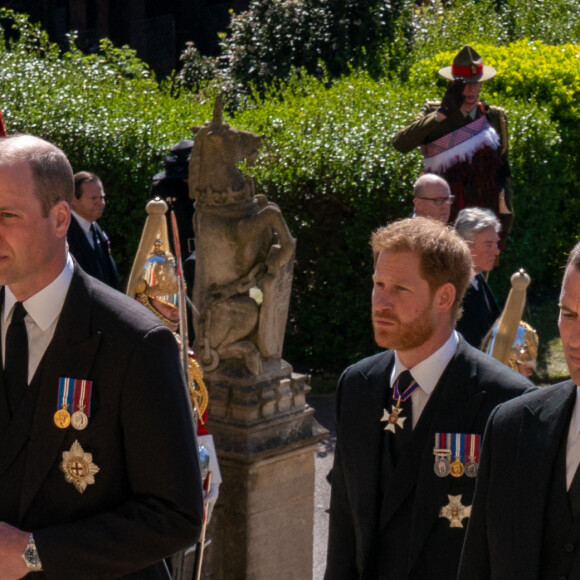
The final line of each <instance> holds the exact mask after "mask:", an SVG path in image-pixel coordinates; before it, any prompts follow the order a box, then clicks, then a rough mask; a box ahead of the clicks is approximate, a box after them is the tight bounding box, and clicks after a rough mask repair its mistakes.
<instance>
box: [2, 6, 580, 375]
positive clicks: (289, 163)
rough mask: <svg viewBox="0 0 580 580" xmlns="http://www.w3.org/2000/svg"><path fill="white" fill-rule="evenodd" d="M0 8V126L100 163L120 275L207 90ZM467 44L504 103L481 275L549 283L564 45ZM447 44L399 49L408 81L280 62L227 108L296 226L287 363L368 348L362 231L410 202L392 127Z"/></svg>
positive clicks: (564, 153)
mask: <svg viewBox="0 0 580 580" xmlns="http://www.w3.org/2000/svg"><path fill="white" fill-rule="evenodd" d="M0 17H2V18H3V20H2V21H1V22H2V23H3V24H4V26H5V30H6V42H7V44H6V45H5V43H0V108H1V109H2V111H3V113H4V118H5V121H6V126H7V129H8V131H9V132H15V131H23V132H30V133H34V134H38V135H40V136H42V137H45V138H47V139H49V140H51V141H53V142H55V143H57V144H58V145H60V146H61V147H62V148H63V149H64V150H65V152H66V153H67V154H68V155H69V157H70V159H71V161H72V163H73V166H74V168H75V170H80V169H88V170H92V171H95V172H96V173H98V174H100V175H101V177H102V178H103V182H104V184H105V187H106V190H107V193H108V201H109V203H108V206H107V209H106V215H105V219H104V225H105V227H106V229H107V230H108V232H109V234H110V235H111V237H112V240H113V244H114V249H115V250H116V257H117V259H118V262H119V265H120V269H121V272H122V274H124V275H125V276H126V275H127V274H128V271H129V268H130V265H131V263H132V260H133V256H134V252H135V247H136V245H137V241H138V239H139V236H140V233H141V228H142V226H143V222H144V218H145V214H144V206H145V203H146V200H147V197H148V193H149V187H150V178H151V176H152V175H153V174H154V173H156V172H157V171H159V170H160V168H161V165H160V164H161V159H162V156H163V153H164V152H165V151H167V150H168V149H169V148H170V147H171V145H173V144H174V143H175V142H177V141H178V140H180V139H182V138H185V137H189V136H190V129H189V128H190V127H191V126H192V125H194V124H200V123H203V122H205V121H207V120H209V119H210V118H211V110H212V106H213V95H212V94H211V90H209V92H208V93H207V94H204V93H203V92H202V93H196V94H193V93H188V92H187V91H181V92H180V94H178V95H177V96H172V94H171V87H170V86H169V85H168V86H165V85H164V84H161V85H159V84H158V83H157V82H156V81H155V80H154V79H153V77H152V75H151V73H150V71H149V70H148V68H147V67H146V66H145V65H144V64H143V63H141V62H140V61H139V60H138V59H136V58H135V54H134V52H133V51H131V50H129V49H127V48H123V49H117V48H115V47H113V46H112V45H111V44H110V43H109V42H108V41H103V42H102V43H101V50H100V52H99V54H97V55H91V56H83V55H82V54H81V53H80V52H79V51H78V50H77V49H76V48H75V46H74V39H73V40H72V41H71V47H70V50H69V51H68V52H67V53H66V54H64V55H63V56H59V53H58V50H57V48H56V47H55V46H53V45H51V44H50V43H49V42H48V40H47V39H46V36H45V35H44V33H43V32H42V31H41V30H39V29H38V28H37V27H35V26H32V25H30V24H29V23H28V21H27V20H26V19H25V18H23V17H20V16H16V15H13V14H11V13H7V12H6V11H3V12H1V13H0ZM12 23H15V24H16V27H17V29H16V30H15V31H11V30H10V25H11V24H12ZM8 33H10V34H8ZM8 37H10V38H8ZM476 46H477V48H478V50H480V52H481V53H482V54H484V56H485V59H486V62H489V63H490V64H494V65H495V66H497V68H498V70H499V71H500V74H498V76H497V77H496V79H494V80H493V81H490V82H489V83H486V84H485V85H484V94H483V96H484V98H487V99H488V100H489V102H491V103H493V104H499V105H502V106H504V107H505V109H506V111H507V114H508V118H509V123H510V143H511V161H512V170H513V174H514V183H515V203H516V221H515V226H514V230H513V235H512V237H511V239H510V241H509V244H508V250H507V252H506V253H505V255H504V257H503V258H502V264H501V268H500V270H499V271H498V272H497V273H495V272H494V274H493V278H492V284H493V286H494V287H495V288H496V289H499V291H500V292H499V293H500V296H501V297H503V296H505V292H506V290H507V280H508V278H509V275H510V274H511V273H512V272H513V271H515V270H516V269H517V268H519V267H525V268H526V269H527V270H528V271H529V272H530V274H531V276H532V279H533V282H532V288H531V293H532V295H534V294H535V295H543V294H547V293H551V292H553V291H554V290H555V289H556V288H557V287H558V285H559V277H560V273H559V270H558V268H559V267H560V266H561V264H562V262H563V260H564V257H565V254H566V252H567V251H568V250H569V248H570V247H571V245H572V243H573V241H574V240H575V239H576V238H577V236H578V226H577V222H578V217H579V215H580V208H579V207H578V204H579V203H580V202H579V201H578V200H577V199H576V197H575V193H576V191H577V190H578V187H577V186H578V183H577V182H578V153H577V151H578V140H579V137H578V130H579V129H578V128H579V127H580V123H579V122H578V121H579V119H578V116H579V110H578V82H579V81H578V79H580V70H579V68H578V67H579V63H580V57H579V56H578V48H577V47H574V46H558V47H554V46H546V45H543V44H542V43H540V42H534V43H532V42H526V41H521V42H515V43H512V44H511V45H509V46H506V47H499V48H496V47H493V46H489V45H483V44H481V45H476ZM410 54H411V53H410ZM411 56H412V54H411ZM451 57H452V53H444V54H438V55H436V56H432V55H431V58H430V59H423V60H422V61H420V62H417V61H413V62H412V63H411V61H410V63H411V64H410V66H408V67H407V69H406V74H407V75H408V78H409V80H408V81H407V82H402V81H396V80H389V79H388V78H382V79H378V80H375V79H373V78H371V76H370V75H369V74H367V73H365V72H358V71H353V73H352V74H350V75H348V76H345V77H343V78H341V79H339V80H335V81H329V80H327V79H322V80H315V79H313V78H311V77H309V76H307V75H305V74H295V75H294V76H292V77H291V79H290V80H289V81H288V82H287V83H285V84H284V85H283V86H282V87H281V88H278V89H273V88H270V89H268V90H266V93H265V96H264V97H262V98H258V97H256V98H255V101H254V104H253V105H252V106H251V107H249V108H247V109H246V110H244V111H239V112H238V113H237V114H236V115H235V117H231V116H230V117H229V118H228V119H226V120H227V121H228V122H230V123H231V124H232V125H233V126H235V127H238V128H240V129H249V130H252V131H254V132H256V133H259V134H262V135H264V136H265V147H264V150H263V153H262V155H261V158H260V161H259V163H258V164H257V165H256V166H254V167H253V168H252V172H253V174H254V176H255V177H256V179H257V190H258V191H261V192H264V193H266V194H267V195H268V197H269V198H270V199H271V200H272V201H275V202H277V203H279V204H280V206H281V207H282V209H283V211H284V215H285V217H286V220H287V222H288V224H289V227H290V229H291V231H292V233H293V235H294V236H296V237H297V238H298V248H297V263H296V268H295V280H294V287H293V294H292V302H291V311H290V318H289V326H288V332H287V340H286V346H285V354H284V356H285V358H287V359H288V360H289V361H291V362H292V363H293V364H295V365H296V366H297V367H298V368H299V369H301V370H309V369H324V370H328V371H332V370H334V371H336V370H340V369H342V368H344V366H345V365H346V364H348V363H350V362H351V361H353V360H356V359H357V358H360V357H361V356H365V355H367V354H370V353H371V352H373V351H374V350H375V346H374V341H373V338H372V332H371V324H370V292H371V273H372V265H371V262H370V258H371V256H370V249H369V244H368V241H369V236H370V234H371V232H372V231H373V230H374V229H375V228H376V227H378V226H379V225H382V224H384V223H386V222H388V221H390V220H393V219H396V218H399V217H404V216H406V215H408V214H409V213H410V211H411V207H412V206H411V189H412V183H413V181H414V180H415V179H416V177H417V175H418V173H419V170H420V165H421V159H420V154H419V153H418V152H415V153H412V154H409V155H401V154H399V153H398V152H396V151H395V150H394V148H393V147H392V145H391V138H392V135H393V134H394V133H395V131H396V130H397V129H398V128H400V127H401V126H404V125H405V124H407V123H408V122H409V121H410V120H411V119H412V118H413V117H414V115H415V114H416V113H417V111H418V110H419V109H420V107H421V106H422V104H423V103H424V102H425V100H428V99H432V98H435V97H438V96H440V95H441V92H442V85H438V84H437V82H438V81H437V74H436V70H437V69H438V68H440V66H444V65H446V64H448V63H449V61H450V60H451Z"/></svg>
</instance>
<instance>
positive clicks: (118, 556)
mask: <svg viewBox="0 0 580 580" xmlns="http://www.w3.org/2000/svg"><path fill="white" fill-rule="evenodd" d="M135 343H136V344H133V345H127V348H131V347H132V353H131V355H130V356H129V357H128V365H127V368H126V369H118V372H119V373H121V375H122V376H121V377H120V379H119V383H120V385H121V387H120V388H121V390H122V392H121V395H120V407H121V408H120V414H119V417H120V426H119V425H117V424H116V421H113V420H111V423H115V424H114V425H111V427H110V429H111V430H113V431H114V433H115V436H112V435H110V434H104V435H103V436H107V437H110V438H111V439H110V440H111V444H114V445H121V446H122V452H123V455H124V458H125V459H124V463H125V465H124V473H119V479H120V480H121V479H123V478H124V479H126V481H127V483H126V484H123V485H125V486H126V487H127V488H128V489H127V490H126V492H125V493H124V499H123V501H121V502H120V503H117V504H113V505H106V502H105V504H104V505H103V506H102V509H100V510H95V512H96V513H93V514H92V515H90V516H88V517H84V518H83V519H77V520H73V521H70V522H66V523H60V524H59V525H54V526H50V527H46V528H42V529H35V530H33V533H34V537H35V539H36V544H37V547H38V551H39V555H40V558H41V560H42V563H43V567H44V571H45V572H44V573H45V577H46V578H48V579H54V580H57V579H58V580H73V579H75V580H76V579H78V578H83V579H84V580H90V579H93V578H94V579H96V578H118V577H122V576H125V575H128V574H131V573H133V572H136V571H138V570H141V569H143V568H146V567H148V566H151V565H153V564H155V563H157V562H159V561H160V560H162V559H163V558H165V557H168V556H170V555H171V554H173V553H175V552H178V551H179V550H181V549H183V548H185V547H188V546H190V545H192V544H193V543H195V541H196V540H197V538H198V536H199V532H200V529H201V521H202V509H203V508H202V492H201V476H200V470H199V459H198V454H197V442H196V439H195V432H194V426H193V424H192V418H191V412H190V407H189V402H188V399H187V395H186V389H185V383H184V378H183V373H182V370H181V366H180V363H179V356H178V351H177V345H176V341H175V339H174V337H173V335H172V334H171V332H170V331H169V330H168V329H167V328H165V327H158V328H155V329H153V330H151V331H149V332H148V333H147V334H146V336H145V337H144V338H143V339H142V340H140V341H135ZM117 433H120V437H118V436H117ZM119 439H120V441H119ZM97 477H98V474H97ZM95 485H96V484H95Z"/></svg>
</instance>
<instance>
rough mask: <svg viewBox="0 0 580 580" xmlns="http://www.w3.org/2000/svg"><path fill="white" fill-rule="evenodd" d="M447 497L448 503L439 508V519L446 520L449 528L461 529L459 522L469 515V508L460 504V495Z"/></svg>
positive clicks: (461, 525)
mask: <svg viewBox="0 0 580 580" xmlns="http://www.w3.org/2000/svg"><path fill="white" fill-rule="evenodd" d="M447 497H448V498H449V503H448V504H447V505H446V506H443V507H442V508H441V511H440V512H439V517H440V518H447V519H448V520H449V527H451V528H462V527H463V524H462V523H461V520H462V519H464V518H468V517H469V516H470V515H471V506H470V505H467V506H465V505H462V504H461V497H462V496H461V495H448V496H447Z"/></svg>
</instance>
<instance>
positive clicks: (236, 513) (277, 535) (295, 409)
mask: <svg viewBox="0 0 580 580" xmlns="http://www.w3.org/2000/svg"><path fill="white" fill-rule="evenodd" d="M228 364H231V367H230V368H227V369H225V370H224V369H223V368H222V366H220V369H219V372H218V371H217V369H216V371H214V372H210V373H208V374H207V375H206V383H207V385H208V388H209V390H210V392H211V403H210V417H211V420H210V422H209V429H210V430H211V432H212V434H213V437H214V441H215V444H216V448H217V450H218V458H219V463H220V470H221V474H222V478H223V483H222V485H221V488H220V497H219V500H218V502H217V504H216V507H215V509H214V515H213V516H212V522H211V526H210V530H209V534H208V537H211V539H212V543H211V546H210V547H209V548H208V550H207V553H206V554H207V555H206V558H207V561H206V562H205V564H204V574H203V578H205V579H206V580H208V579H212V580H222V579H223V580H225V579H228V580H229V579H232V578H235V579H236V580H244V579H248V580H250V579H251V580H272V579H273V578H284V579H285V580H292V579H296V580H308V579H309V578H311V577H312V544H313V542H312V540H313V538H312V531H313V523H314V459H315V450H316V443H317V441H318V440H319V439H321V438H322V437H323V436H324V435H325V434H326V431H325V430H324V429H323V428H322V427H320V425H319V424H318V423H317V422H316V421H315V420H314V417H313V414H314V410H313V409H312V408H311V407H309V406H308V405H306V401H305V396H306V393H307V391H308V390H310V388H309V387H308V385H307V384H306V378H307V377H306V376H305V375H298V374H293V373H292V368H291V367H290V365H289V364H288V363H286V362H285V361H283V360H282V361H280V360H278V361H271V363H268V364H265V365H264V368H263V373H262V374H261V375H260V376H259V377H254V376H250V375H249V373H248V371H247V369H244V367H243V364H242V363H241V361H240V362H239V363H238V364H237V366H236V362H235V361H232V362H231V363H228ZM228 364H226V365H224V366H228ZM254 381H255V382H254Z"/></svg>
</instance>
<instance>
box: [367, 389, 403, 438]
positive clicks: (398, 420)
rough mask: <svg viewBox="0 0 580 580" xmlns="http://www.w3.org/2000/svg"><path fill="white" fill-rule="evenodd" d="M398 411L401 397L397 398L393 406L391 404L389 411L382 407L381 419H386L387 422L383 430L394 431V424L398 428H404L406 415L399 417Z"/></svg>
mask: <svg viewBox="0 0 580 580" xmlns="http://www.w3.org/2000/svg"><path fill="white" fill-rule="evenodd" d="M400 412H401V397H399V398H398V399H397V404H396V405H395V406H393V405H391V412H390V413H389V412H388V411H387V410H386V409H383V416H382V418H381V421H386V423H387V426H386V427H385V431H391V432H392V433H395V427H396V426H398V427H399V428H400V429H403V428H404V426H405V419H406V417H401V416H400V415H399V413H400ZM375 421H376V419H375ZM375 424H376V423H375Z"/></svg>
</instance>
